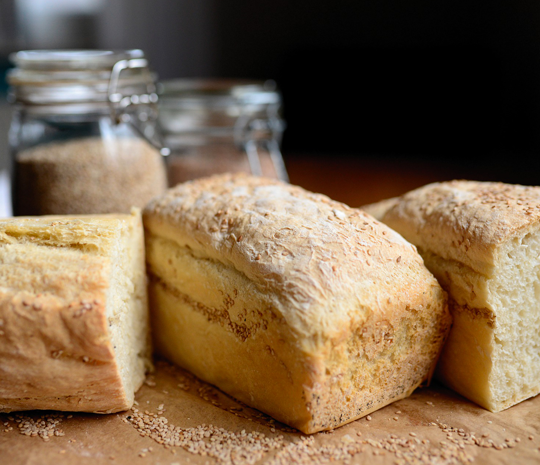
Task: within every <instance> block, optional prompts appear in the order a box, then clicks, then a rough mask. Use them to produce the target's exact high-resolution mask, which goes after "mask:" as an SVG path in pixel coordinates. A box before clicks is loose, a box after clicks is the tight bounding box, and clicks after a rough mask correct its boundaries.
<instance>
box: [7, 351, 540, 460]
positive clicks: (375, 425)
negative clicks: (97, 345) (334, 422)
mask: <svg viewBox="0 0 540 465" xmlns="http://www.w3.org/2000/svg"><path fill="white" fill-rule="evenodd" d="M283 395H287V393H285V392H284V393H283ZM136 400H137V405H135V407H134V408H135V409H137V411H138V413H137V411H134V410H131V411H129V412H123V413H119V414H111V415H93V414H75V413H74V414H69V413H66V412H63V413H58V412H20V413H16V414H15V413H12V414H0V427H1V430H0V464H1V465H11V464H39V465H47V464H51V465H53V464H54V465H59V464H81V465H84V464H109V465H114V464H119V465H120V464H122V465H124V464H126V465H133V464H141V465H144V464H158V465H159V464H167V465H178V464H226V463H234V464H244V463H255V464H259V463H265V464H286V463H315V464H317V463H359V464H364V463H369V464H370V465H378V464H409V463H410V464H417V463H434V464H439V463H440V464H462V463H475V464H486V465H488V464H489V465H496V464H512V465H516V464H539V463H540V450H539V448H540V396H539V397H537V398H534V399H530V400H527V401H525V402H522V403H521V404H519V405H516V406H514V407H512V408H510V409H508V410H506V411H504V412H500V413H496V414H495V413H490V412H488V411H486V410H484V409H482V408H480V407H477V406H476V405H474V404H473V403H471V402H469V401H467V400H465V399H464V398H462V397H460V396H458V395H456V394H454V393H453V392H451V391H449V390H447V389H445V388H444V387H442V386H440V385H438V384H436V383H434V384H433V385H432V386H431V387H429V388H422V389H418V390H417V391H416V392H415V393H414V394H413V395H412V396H411V397H409V398H408V399H404V400H401V401H398V402H396V403H394V404H392V405H390V406H387V407H385V408H384V409H381V410H379V411H377V412H375V413H372V414H371V415H370V416H369V419H368V418H367V417H366V418H362V419H360V420H357V421H355V422H352V423H350V424H348V425H345V426H343V427H341V428H338V429H336V430H334V431H332V432H325V433H317V434H314V435H311V436H306V435H304V434H302V433H299V432H297V431H295V430H292V429H291V428H288V427H287V426H285V425H282V424H280V423H277V422H275V421H274V420H272V419H271V418H269V417H267V416H266V415H264V414H262V413H260V412H258V411H256V410H253V409H250V408H248V407H247V406H245V405H242V404H240V403H238V402H236V401H235V400H234V399H231V398H229V397H228V396H226V395H225V394H223V393H222V392H220V391H219V390H217V389H215V388H213V387H212V386H209V385H207V384H205V383H202V382H201V381H199V380H197V379H196V378H195V377H193V376H192V375H190V374H189V373H187V372H185V371H182V370H181V369H179V368H176V367H174V366H172V365H170V364H169V363H167V362H164V361H158V362H157V363H156V370H155V372H154V373H153V374H151V375H150V376H149V377H148V378H147V381H146V383H145V384H144V385H143V387H142V388H141V389H140V390H139V392H138V393H137V396H136ZM145 411H146V412H147V414H146V415H147V416H145V413H144V412H145ZM149 414H153V415H155V417H154V416H153V417H150V416H148V415H149ZM137 415H138V416H139V417H142V418H139V419H137V418H136V417H137ZM143 418H144V420H146V421H147V422H149V421H150V420H149V419H150V418H153V419H154V420H153V421H158V420H156V419H159V418H161V420H159V422H161V423H160V425H161V427H162V430H163V428H165V430H166V431H169V432H175V434H176V435H177V437H180V438H184V440H185V438H186V436H189V435H190V434H191V433H192V432H193V431H194V428H197V427H200V428H199V431H203V437H202V439H198V440H197V441H195V442H196V443H193V442H190V441H187V442H185V443H183V444H182V445H177V446H170V445H166V444H163V443H162V442H163V438H160V436H159V434H157V433H155V432H154V433H150V435H147V433H148V431H149V427H148V425H147V424H145V423H144V420H143ZM39 421H42V423H39ZM47 421H49V431H51V433H50V434H52V436H46V437H45V438H44V437H41V436H40V435H39V434H38V435H37V436H35V435H34V436H32V433H31V431H32V425H33V426H34V429H35V431H36V432H38V431H41V434H42V436H43V435H44V433H43V424H44V423H43V422H45V423H46V422H47ZM36 425H37V426H38V427H36ZM39 425H42V426H41V427H40V426H39ZM51 425H52V426H51ZM141 425H142V426H143V427H142V428H141ZM202 425H205V426H202ZM209 425H212V426H211V427H210V426H209ZM45 429H46V428H45ZM22 431H25V432H26V434H21V432H22ZM205 431H206V436H204V432H205ZM216 431H219V434H217V433H216ZM55 432H56V433H55ZM27 434H29V435H27ZM34 434H36V433H34ZM152 435H153V436H154V437H152ZM224 437H229V438H231V437H232V438H233V440H231V439H223V438H224ZM234 438H236V439H234ZM199 440H200V441H202V443H199V442H198V441H199ZM265 441H266V443H270V444H271V447H270V448H269V449H268V448H267V449H268V450H265V449H264V448H258V446H257V444H262V443H263V442H265ZM214 444H217V448H216V450H218V451H219V453H217V452H215V450H213V449H212V448H210V447H209V446H210V445H214ZM202 451H206V455H202Z"/></svg>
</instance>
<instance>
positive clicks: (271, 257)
mask: <svg viewBox="0 0 540 465" xmlns="http://www.w3.org/2000/svg"><path fill="white" fill-rule="evenodd" d="M143 217H144V224H145V227H146V229H147V233H149V234H155V235H157V236H162V237H165V238H167V239H170V240H173V241H175V242H176V243H177V244H178V245H180V246H188V247H190V248H191V249H192V251H193V253H194V254H197V255H198V256H200V257H206V258H209V259H213V260H218V261H220V262H222V263H225V264H226V265H228V266H233V267H234V268H236V269H237V270H238V271H240V272H241V273H244V274H245V275H246V277H248V279H250V280H252V281H253V282H254V283H255V284H256V285H257V286H258V288H259V289H260V290H261V291H264V292H265V293H266V294H267V295H269V296H270V298H271V299H272V300H273V305H274V306H275V308H276V309H277V310H278V311H279V312H281V314H282V316H283V317H284V318H285V320H286V321H287V323H288V324H289V325H290V326H291V327H293V328H294V329H295V330H296V331H298V332H299V333H300V334H303V335H308V336H317V337H318V336H323V337H333V336H336V337H338V336H339V335H340V334H341V335H342V333H343V331H344V330H345V331H349V330H350V328H351V326H353V325H354V323H360V322H361V321H365V320H366V319H367V318H368V317H369V316H370V314H371V313H378V314H383V315H384V313H385V312H386V313H387V314H388V316H389V317H390V318H392V317H393V316H394V315H395V314H396V312H402V311H406V310H405V308H406V307H407V306H411V307H413V306H415V305H418V306H423V305H429V304H430V303H433V302H434V301H437V302H438V303H440V301H441V296H442V292H441V291H440V287H439V285H438V283H437V282H436V280H435V279H434V278H433V276H432V275H431V274H430V273H429V272H428V271H427V269H426V268H425V267H424V265H423V262H422V259H421V257H420V256H419V255H418V253H417V252H416V248H415V247H414V246H412V245H411V244H409V243H408V242H407V241H405V240H404V239H403V238H402V237H401V236H400V235H399V234H397V233H396V232H394V231H392V230H391V229H390V228H388V227H387V226H385V225H383V224H382V223H379V222H378V221H376V220H375V219H374V218H373V217H371V216H369V215H368V214H366V213H364V212H362V211H360V210H356V209H352V208H350V207H348V206H346V205H344V204H342V203H339V202H335V201H332V200H330V199H329V198H328V197H326V196H324V195H320V194H314V193H311V192H308V191H305V190H304V189H302V188H300V187H296V186H292V185H289V184H285V183H282V182H279V181H274V180H270V179H265V178H257V177H252V176H247V175H230V174H226V175H218V176H213V177H210V178H204V179H199V180H195V181H191V182H187V183H184V184H180V185H178V186H176V187H175V188H173V189H170V190H169V191H168V192H167V193H166V194H165V195H163V196H161V197H159V198H157V199H155V200H154V201H152V202H151V203H150V204H149V205H148V206H147V208H146V209H145V211H144V215H143ZM435 296H436V297H435ZM379 316H380V315H379Z"/></svg>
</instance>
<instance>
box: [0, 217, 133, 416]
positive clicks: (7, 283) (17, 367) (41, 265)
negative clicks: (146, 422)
mask: <svg viewBox="0 0 540 465" xmlns="http://www.w3.org/2000/svg"><path fill="white" fill-rule="evenodd" d="M134 215H135V216H131V215H108V216H101V217H63V218H58V217H41V218H37V217H36V218H13V219H6V220H2V221H1V222H0V282H1V283H2V284H1V285H0V411H12V410H30V409H55V410H68V411H91V412H100V413H108V412H113V411H120V410H125V409H128V408H129V407H130V406H131V403H132V398H133V392H131V393H130V392H129V387H127V388H126V386H124V383H123V381H122V376H121V373H120V367H119V366H118V360H117V358H116V356H115V351H114V348H113V346H112V343H111V336H110V334H109V324H110V322H109V319H108V317H109V314H108V311H107V308H106V307H107V305H110V304H109V303H108V293H109V288H110V286H111V279H112V277H111V274H112V272H113V266H112V263H111V260H112V257H113V251H114V249H115V248H117V247H118V241H120V240H121V238H120V230H121V229H122V227H123V226H122V224H130V225H133V227H134V228H135V231H136V230H137V228H139V229H140V228H141V224H140V217H138V213H137V214H134ZM141 232H142V231H141ZM141 232H139V236H140V240H142V237H141ZM135 234H136V233H135ZM141 245H142V242H141ZM140 266H143V264H142V263H141V265H140ZM139 377H140V375H139ZM138 382H140V381H138Z"/></svg>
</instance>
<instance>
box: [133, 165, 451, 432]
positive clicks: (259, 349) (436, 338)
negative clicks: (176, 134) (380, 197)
mask: <svg viewBox="0 0 540 465" xmlns="http://www.w3.org/2000/svg"><path fill="white" fill-rule="evenodd" d="M143 217H144V223H145V228H146V239H147V250H148V263H149V269H150V272H151V273H152V274H153V275H155V278H154V279H153V280H152V283H151V286H150V288H151V295H153V298H154V307H153V308H152V310H153V312H154V318H155V321H158V326H159V329H158V330H157V331H156V338H157V346H158V347H160V348H161V349H162V351H163V352H164V353H166V354H167V355H168V356H169V357H170V358H172V359H173V360H175V361H177V363H179V364H181V365H182V366H185V367H188V368H190V369H191V370H192V371H195V372H196V373H197V374H198V375H199V376H201V377H203V379H206V380H208V381H210V382H212V383H214V384H217V385H218V386H219V387H222V388H223V389H224V390H226V391H227V392H233V393H234V395H236V396H237V397H239V398H240V399H242V400H244V401H245V402H247V403H249V404H250V405H254V406H256V407H258V408H259V409H261V410H263V411H266V412H267V413H270V414H271V415H273V416H275V417H276V418H278V419H280V420H282V421H285V422H288V423H289V424H292V425H294V426H296V427H297V428H300V429H302V430H303V431H304V432H315V431H319V430H322V429H329V428H333V427H336V426H339V425H341V424H343V423H346V422H348V421H352V420H353V419H355V418H358V417H360V416H363V415H365V414H367V413H369V412H370V411H373V410H374V409H376V408H380V407H381V406H383V405H386V404H388V403H390V402H392V401H394V400H397V399H398V398H401V397H404V396H406V395H409V394H410V392H412V390H413V389H414V388H415V387H417V386H418V385H419V384H420V383H421V382H422V381H423V380H426V379H427V378H429V376H430V373H431V370H432V368H433V364H434V361H435V359H436V358H437V356H438V353H439V351H440V348H441V346H442V342H443V340H444V336H445V335H446V332H447V330H448V326H449V315H448V312H447V307H446V297H445V295H444V292H443V291H442V289H441V288H440V286H439V285H438V283H437V282H436V280H435V279H434V278H433V276H432V275H431V274H430V273H429V272H428V271H427V269H426V268H425V267H424V265H423V262H422V259H421V258H420V256H419V255H418V254H417V252H416V249H415V247H413V246H412V245H411V244H410V243H408V242H406V241H405V240H403V238H402V237H401V236H399V235H398V234H396V233H395V232H394V231H392V230H391V229H389V228H387V227H386V226H385V225H383V224H381V223H379V222H377V221H376V220H374V219H373V218H372V217H371V216H369V215H367V214H365V213H364V212H362V211H359V210H354V209H351V208H349V207H347V206H346V205H343V204H341V203H338V202H335V201H332V200H330V199H329V198H327V197H326V196H323V195H320V194H313V193H310V192H307V191H305V190H303V189H301V188H299V187H295V186H290V185H286V184H283V183H280V182H277V181H273V180H269V179H263V178H256V177H250V176H245V175H221V176H215V177H211V178H207V179H201V180H197V181H193V182H188V183H185V184H182V185H179V186H176V187H175V188H173V189H171V190H169V192H168V193H167V194H166V195H164V196H162V197H161V198H159V199H156V200H154V201H153V202H151V203H150V205H149V206H148V207H147V208H146V209H145V212H144V215H143ZM175 263H178V265H176V264H175ZM186 267H189V270H188V271H186V270H185V268H186ZM216 270H217V271H216ZM220 275H221V276H227V278H226V279H225V277H223V283H222V282H220V278H219V276H220ZM199 283H200V284H199ZM224 283H230V285H229V284H227V285H225V284H224ZM235 286H236V287H235ZM221 287H223V289H222V288H221ZM179 296H180V297H179ZM222 300H223V303H222ZM229 300H232V301H233V305H231V306H227V304H226V302H227V301H229ZM235 302H236V306H235V305H234V304H235ZM239 302H243V303H239ZM175 309H176V310H175ZM175 312H176V314H175ZM211 312H215V313H216V314H222V313H223V312H226V313H227V315H226V316H224V318H222V320H223V321H224V322H226V323H227V324H221V325H220V324H218V323H215V322H214V321H211V319H210V318H208V317H207V316H205V315H208V314H209V313H211ZM257 312H260V313H259V314H260V316H259V317H253V318H255V319H254V320H253V321H251V320H250V319H249V317H247V316H246V315H248V316H249V315H257ZM165 314H166V316H165V317H164V316H163V315H165ZM197 315H199V316H197ZM269 315H274V317H273V318H270V317H269ZM176 318H177V319H178V321H176V320H175V319H176ZM172 320H175V323H174V324H175V325H176V326H177V331H179V332H181V333H182V335H183V337H184V338H185V339H189V340H190V342H189V344H188V343H185V346H184V339H183V338H182V337H177V338H175V337H174V335H172V334H169V333H170V332H171V331H172V330H173V329H172V328H173V326H174V325H172V324H171V321H172ZM262 320H265V321H267V323H266V324H265V325H263V326H264V328H263V326H261V325H259V326H257V331H254V332H252V333H251V334H249V335H248V336H247V337H245V338H244V339H243V340H240V341H239V342H237V341H238V339H236V341H235V342H234V343H233V342H230V341H231V340H230V337H231V331H230V330H229V328H230V327H233V326H234V325H231V324H230V323H231V322H232V323H234V324H237V323H238V322H240V323H241V324H242V323H245V324H246V325H252V324H257V322H259V323H260V322H261V321H262ZM181 322H183V323H181ZM186 322H189V325H191V326H189V327H188V328H187V329H186V327H185V326H186V324H188V323H186ZM415 325H416V326H415ZM249 327H252V326H249ZM406 328H410V331H409V330H408V329H406ZM412 328H415V329H414V330H413V329H412ZM154 329H155V328H154ZM379 329H380V331H379ZM162 331H163V332H162ZM205 331H206V332H207V333H208V334H210V332H212V334H213V335H212V337H208V338H206V337H204V336H202V335H203V334H205ZM164 333H167V334H169V335H168V336H167V337H164V338H162V334H164ZM233 333H234V331H233ZM194 334H201V336H193V335H194ZM171 341H174V342H171ZM197 341H202V342H200V344H199V343H198V342H197ZM227 341H229V342H227ZM198 344H199V345H200V347H199V345H198ZM220 344H221V347H223V345H224V344H227V349H225V348H224V349H221V350H222V351H227V353H229V354H230V356H229V357H227V360H221V359H220V363H219V364H218V363H216V362H215V358H216V356H215V355H212V354H216V353H218V352H219V351H220V349H219V347H220ZM402 344H403V345H402ZM268 347H270V349H268ZM199 350H200V351H204V353H205V354H207V356H206V357H205V358H204V360H200V359H198V355H197V354H199V353H200V352H199ZM235 354H236V355H235ZM249 354H260V356H257V357H260V360H261V361H260V362H259V367H260V366H264V367H265V369H264V370H261V369H260V368H259V369H257V367H256V365H254V368H253V370H251V369H250V370H247V369H244V368H245V367H244V366H243V365H248V364H249V363H248V358H249V357H252V358H253V357H254V356H255V355H249ZM174 357H176V359H174ZM393 357H394V358H393ZM228 360H230V361H228ZM391 360H393V362H391ZM396 360H399V361H402V362H403V366H401V367H396ZM278 362H279V363H278ZM266 367H268V369H266ZM280 367H281V368H280ZM363 370H368V371H369V373H371V374H370V375H369V376H368V375H366V373H365V372H363ZM253 371H258V372H259V373H258V374H256V375H254V374H253V373H252V372H253ZM270 371H272V376H270V375H269V373H270ZM375 373H376V374H375ZM371 375H373V376H372V377H371ZM239 379H241V380H242V381H238V380H239ZM257 383H259V384H261V385H264V387H259V388H256V389H255V388H253V386H255V385H257ZM290 383H292V386H291V387H290V388H288V392H290V396H289V398H288V399H287V400H286V401H285V400H283V389H284V388H283V386H285V387H286V386H287V385H288V384H289V385H290ZM272 385H275V386H276V388H275V389H274V391H269V388H270V387H271V386H272ZM277 386H280V388H279V389H278V387H277ZM262 391H265V394H264V396H263V395H261V394H260V393H261V392H262ZM293 392H294V394H293ZM285 404H287V406H286V407H284V405H285ZM280 407H281V408H280Z"/></svg>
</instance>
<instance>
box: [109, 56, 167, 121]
mask: <svg viewBox="0 0 540 465" xmlns="http://www.w3.org/2000/svg"><path fill="white" fill-rule="evenodd" d="M135 68H140V69H142V71H143V73H144V77H145V84H146V93H144V94H130V95H124V94H122V92H119V90H118V83H119V81H120V75H121V74H122V71H124V70H126V69H135ZM107 96H108V100H109V108H110V111H111V119H112V121H113V122H114V123H115V124H118V123H120V122H121V117H122V114H123V112H124V110H125V109H126V108H127V107H129V106H130V105H138V104H143V105H149V106H150V107H151V108H152V110H153V111H154V113H155V114H157V101H158V95H157V91H156V85H155V83H154V80H153V79H152V75H151V74H150V69H149V68H148V61H147V60H146V59H145V58H132V59H130V60H120V61H117V62H116V63H115V65H114V66H113V68H112V71H111V77H110V80H109V87H108V91H107Z"/></svg>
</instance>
